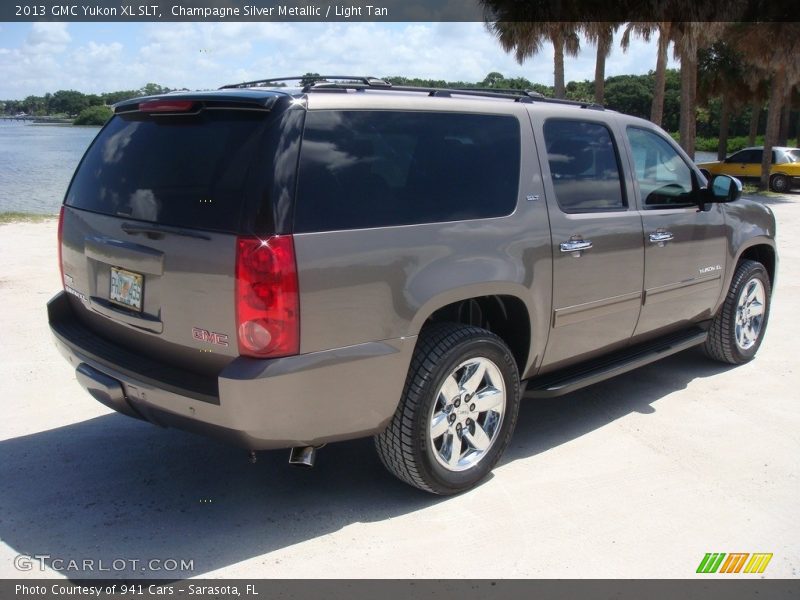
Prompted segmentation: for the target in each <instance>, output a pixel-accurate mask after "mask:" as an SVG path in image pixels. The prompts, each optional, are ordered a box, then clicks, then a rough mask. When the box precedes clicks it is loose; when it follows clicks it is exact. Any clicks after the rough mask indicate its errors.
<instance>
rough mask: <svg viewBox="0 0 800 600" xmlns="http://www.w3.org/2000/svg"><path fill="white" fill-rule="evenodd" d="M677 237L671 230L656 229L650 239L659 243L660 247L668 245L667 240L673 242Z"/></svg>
mask: <svg viewBox="0 0 800 600" xmlns="http://www.w3.org/2000/svg"><path fill="white" fill-rule="evenodd" d="M674 239H675V236H674V235H672V232H671V231H663V230H660V231H655V232H653V233H651V234H650V241H651V242H652V243H653V244H658V246H659V247H661V248H663V247H664V246H666V244H667V242H671V241H672V240H674Z"/></svg>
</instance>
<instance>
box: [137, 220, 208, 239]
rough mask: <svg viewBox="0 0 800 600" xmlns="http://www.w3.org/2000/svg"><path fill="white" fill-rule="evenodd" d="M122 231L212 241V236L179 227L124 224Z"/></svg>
mask: <svg viewBox="0 0 800 600" xmlns="http://www.w3.org/2000/svg"><path fill="white" fill-rule="evenodd" d="M122 231H124V232H125V233H130V234H136V233H144V234H146V235H147V236H148V237H152V238H156V237H157V236H163V235H164V234H165V233H172V234H174V235H182V236H183V237H191V238H197V239H200V240H210V239H211V236H210V235H207V234H205V233H198V232H196V231H186V230H185V229H179V228H177V227H170V226H169V225H157V224H155V223H150V224H146V225H145V224H142V223H123V224H122Z"/></svg>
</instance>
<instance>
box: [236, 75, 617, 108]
mask: <svg viewBox="0 0 800 600" xmlns="http://www.w3.org/2000/svg"><path fill="white" fill-rule="evenodd" d="M303 80H304V81H306V84H305V85H304V86H303V88H302V89H303V92H304V93H308V92H314V91H318V92H326V91H328V92H330V91H346V90H356V91H361V90H367V89H379V90H391V91H395V92H419V93H424V94H428V95H429V96H439V97H447V98H449V97H451V96H452V95H459V96H478V97H481V98H505V99H509V100H514V101H515V102H523V103H526V104H527V103H531V102H548V103H554V104H567V105H571V106H579V107H581V108H589V109H593V110H605V107H603V106H602V105H601V104H595V103H593V102H581V101H579V100H565V99H560V98H548V97H546V96H544V95H542V94H540V93H539V92H537V91H534V90H519V89H509V88H491V87H474V88H439V87H423V86H412V85H393V84H391V83H389V82H387V81H384V80H383V79H378V78H377V77H369V76H362V75H299V76H296V77H274V78H270V79H256V80H254V81H244V82H242V83H231V84H228V85H223V86H222V87H221V88H220V89H226V88H247V87H267V86H266V84H269V83H277V82H282V81H303ZM348 82H351V83H348Z"/></svg>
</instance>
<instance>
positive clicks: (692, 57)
mask: <svg viewBox="0 0 800 600" xmlns="http://www.w3.org/2000/svg"><path fill="white" fill-rule="evenodd" d="M696 101H697V47H696V44H693V43H690V44H688V46H687V47H686V48H684V49H683V50H682V51H681V114H680V144H681V147H682V148H683V149H684V151H685V152H686V154H688V155H689V156H690V157H694V146H695V137H696V132H697V123H696V115H695V112H696V110H695V104H696Z"/></svg>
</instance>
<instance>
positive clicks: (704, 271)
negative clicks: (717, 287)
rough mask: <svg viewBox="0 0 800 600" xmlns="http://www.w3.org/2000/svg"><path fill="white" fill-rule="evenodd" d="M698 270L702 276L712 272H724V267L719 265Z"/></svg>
mask: <svg viewBox="0 0 800 600" xmlns="http://www.w3.org/2000/svg"><path fill="white" fill-rule="evenodd" d="M698 270H699V271H700V274H701V275H702V274H703V273H711V272H712V271H722V267H721V266H719V265H714V266H713V267H700V269H698Z"/></svg>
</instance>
